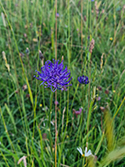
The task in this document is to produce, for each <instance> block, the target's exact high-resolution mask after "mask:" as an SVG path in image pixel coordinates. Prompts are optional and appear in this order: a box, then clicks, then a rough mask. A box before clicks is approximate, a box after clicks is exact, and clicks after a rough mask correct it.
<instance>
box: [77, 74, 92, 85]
mask: <svg viewBox="0 0 125 167" xmlns="http://www.w3.org/2000/svg"><path fill="white" fill-rule="evenodd" d="M78 81H79V82H80V83H81V84H85V85H86V84H88V83H89V80H88V77H87V76H84V75H83V76H81V77H78Z"/></svg>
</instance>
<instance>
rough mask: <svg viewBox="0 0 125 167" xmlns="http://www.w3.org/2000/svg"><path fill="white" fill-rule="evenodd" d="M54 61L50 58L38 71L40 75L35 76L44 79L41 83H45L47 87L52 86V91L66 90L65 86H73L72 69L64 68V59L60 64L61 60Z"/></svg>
mask: <svg viewBox="0 0 125 167" xmlns="http://www.w3.org/2000/svg"><path fill="white" fill-rule="evenodd" d="M53 62H54V63H52V62H51V61H50V60H48V61H46V62H45V65H44V66H43V67H41V72H39V71H37V70H36V72H37V73H38V77H36V76H34V77H35V78H36V79H38V80H40V81H42V83H41V84H40V85H44V86H45V88H47V87H49V88H51V90H52V92H55V91H56V90H57V89H60V90H64V89H63V88H64V87H67V86H71V84H69V82H70V81H71V79H72V77H71V78H70V71H69V70H68V69H67V67H66V68H65V69H63V61H62V62H61V63H60V64H58V62H59V60H54V59H53Z"/></svg>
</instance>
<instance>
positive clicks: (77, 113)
mask: <svg viewBox="0 0 125 167" xmlns="http://www.w3.org/2000/svg"><path fill="white" fill-rule="evenodd" d="M81 112H82V108H79V111H76V110H75V109H73V113H74V114H75V115H76V116H77V115H80V114H81Z"/></svg>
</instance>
